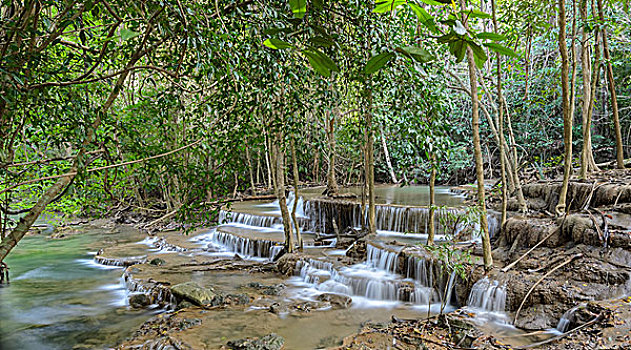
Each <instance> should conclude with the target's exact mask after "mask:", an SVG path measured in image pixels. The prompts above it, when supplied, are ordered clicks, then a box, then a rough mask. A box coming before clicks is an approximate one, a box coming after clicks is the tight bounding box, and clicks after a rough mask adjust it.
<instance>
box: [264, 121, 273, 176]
mask: <svg viewBox="0 0 631 350" xmlns="http://www.w3.org/2000/svg"><path fill="white" fill-rule="evenodd" d="M270 145H271V142H270V137H269V135H268V133H267V130H266V131H265V164H266V165H267V188H273V184H272V181H273V180H272V178H273V177H274V175H273V174H272V171H273V170H272V159H271V155H270V152H272V148H271V147H270Z"/></svg>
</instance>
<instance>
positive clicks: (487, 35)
mask: <svg viewBox="0 0 631 350" xmlns="http://www.w3.org/2000/svg"><path fill="white" fill-rule="evenodd" d="M476 36H477V37H478V39H481V40H493V41H502V40H506V37H505V36H504V35H502V34H497V33H491V32H482V33H478V34H476Z"/></svg>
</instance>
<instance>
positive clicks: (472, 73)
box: [460, 0, 493, 270]
mask: <svg viewBox="0 0 631 350" xmlns="http://www.w3.org/2000/svg"><path fill="white" fill-rule="evenodd" d="M460 6H461V9H462V10H463V11H464V10H465V9H466V7H467V4H466V1H465V0H460ZM462 21H463V24H464V25H465V26H467V23H466V21H465V18H464V15H463V16H462ZM467 60H468V62H469V83H470V85H471V114H472V118H471V119H472V121H471V123H472V126H473V153H474V157H475V173H476V178H477V181H478V186H477V187H478V205H479V206H480V228H481V230H482V232H481V235H482V250H483V252H484V268H485V269H486V270H489V269H491V267H492V266H493V257H492V256H491V240H490V238H489V225H488V222H487V218H486V202H485V198H484V197H485V193H484V164H483V162H484V161H483V159H482V146H481V144H480V114H479V111H478V108H479V106H478V103H479V102H478V81H477V76H476V66H475V58H474V57H473V50H471V48H470V47H469V46H467Z"/></svg>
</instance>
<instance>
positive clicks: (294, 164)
mask: <svg viewBox="0 0 631 350" xmlns="http://www.w3.org/2000/svg"><path fill="white" fill-rule="evenodd" d="M291 162H292V168H293V169H292V170H293V177H294V205H293V207H292V208H291V219H292V220H293V222H294V230H295V231H296V239H297V240H298V250H300V251H302V249H303V243H302V235H301V234H300V223H299V222H298V218H297V217H296V209H297V208H298V198H300V194H299V192H298V184H299V183H300V173H299V172H298V160H297V157H296V142H295V141H294V138H293V137H292V138H291Z"/></svg>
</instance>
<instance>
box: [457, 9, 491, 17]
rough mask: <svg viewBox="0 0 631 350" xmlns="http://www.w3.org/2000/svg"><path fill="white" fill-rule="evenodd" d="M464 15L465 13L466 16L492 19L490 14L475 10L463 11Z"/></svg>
mask: <svg viewBox="0 0 631 350" xmlns="http://www.w3.org/2000/svg"><path fill="white" fill-rule="evenodd" d="M462 13H464V14H465V16H469V17H474V18H491V15H489V14H488V13H486V12H482V11H480V10H475V9H469V10H463V11H462Z"/></svg>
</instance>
